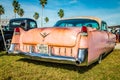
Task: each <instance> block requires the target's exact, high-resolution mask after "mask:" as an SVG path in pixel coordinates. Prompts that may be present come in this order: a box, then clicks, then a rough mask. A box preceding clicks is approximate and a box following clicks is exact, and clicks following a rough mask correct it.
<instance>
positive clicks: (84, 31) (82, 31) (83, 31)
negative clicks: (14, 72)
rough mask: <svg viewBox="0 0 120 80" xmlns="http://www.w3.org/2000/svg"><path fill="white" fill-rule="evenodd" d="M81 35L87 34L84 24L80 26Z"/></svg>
mask: <svg viewBox="0 0 120 80" xmlns="http://www.w3.org/2000/svg"><path fill="white" fill-rule="evenodd" d="M81 35H87V27H86V26H82V28H81Z"/></svg>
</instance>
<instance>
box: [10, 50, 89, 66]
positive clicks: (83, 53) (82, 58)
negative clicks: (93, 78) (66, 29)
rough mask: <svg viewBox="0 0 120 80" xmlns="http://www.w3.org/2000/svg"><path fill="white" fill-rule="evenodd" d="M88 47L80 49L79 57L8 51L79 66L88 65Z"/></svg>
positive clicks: (41, 59)
mask: <svg viewBox="0 0 120 80" xmlns="http://www.w3.org/2000/svg"><path fill="white" fill-rule="evenodd" d="M87 50H88V49H79V53H78V55H77V58H74V57H66V56H56V55H52V54H51V55H49V54H42V53H31V52H28V53H26V52H20V51H14V50H12V49H10V50H9V51H8V53H9V54H19V55H20V56H24V57H26V58H31V59H35V60H40V61H47V62H56V63H65V64H73V65H77V66H88V63H87V62H88V61H87V59H88V52H87Z"/></svg>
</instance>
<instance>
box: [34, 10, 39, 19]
mask: <svg viewBox="0 0 120 80" xmlns="http://www.w3.org/2000/svg"><path fill="white" fill-rule="evenodd" d="M33 17H34V19H35V20H37V19H38V18H39V13H37V12H35V13H34V15H33Z"/></svg>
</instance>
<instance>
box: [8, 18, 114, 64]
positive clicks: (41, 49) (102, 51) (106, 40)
mask: <svg viewBox="0 0 120 80" xmlns="http://www.w3.org/2000/svg"><path fill="white" fill-rule="evenodd" d="M115 42H116V36H115V35H114V34H112V33H110V32H108V31H107V24H106V22H104V21H102V20H101V19H99V18H96V17H75V18H67V19H62V20H59V21H58V22H57V23H56V24H55V26H54V27H44V28H35V29H31V30H28V31H25V30H23V29H22V28H15V30H14V35H13V38H12V42H11V46H10V49H9V50H8V53H9V54H22V55H24V56H25V57H29V58H32V59H40V60H41V61H48V62H58V63H66V64H75V65H78V66H82V65H85V66H88V65H90V64H91V63H93V62H95V61H98V62H99V63H100V62H101V59H102V57H103V56H104V55H106V54H107V53H109V52H111V51H112V50H113V49H114V47H115Z"/></svg>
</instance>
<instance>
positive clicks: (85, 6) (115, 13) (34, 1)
mask: <svg viewBox="0 0 120 80" xmlns="http://www.w3.org/2000/svg"><path fill="white" fill-rule="evenodd" d="M18 1H19V3H20V5H21V8H23V9H24V12H25V13H24V16H23V17H25V18H26V17H27V18H33V15H34V13H35V12H38V13H39V15H40V17H41V14H42V7H41V5H40V2H39V0H18ZM12 2H13V0H0V5H2V6H3V7H4V9H5V14H4V15H2V18H4V19H5V18H8V19H11V18H14V12H13V6H12ZM59 9H63V10H64V18H70V17H76V16H95V17H99V18H101V19H102V20H104V21H106V22H107V24H108V26H112V25H120V0H48V2H47V5H45V8H44V12H43V13H44V17H48V18H49V22H48V23H45V22H44V26H45V27H49V26H53V25H54V24H55V23H56V22H57V21H58V20H60V18H59V16H58V14H57V13H58V11H59ZM17 17H19V16H18V15H17ZM40 22H41V18H39V19H38V20H37V23H38V27H40Z"/></svg>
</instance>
